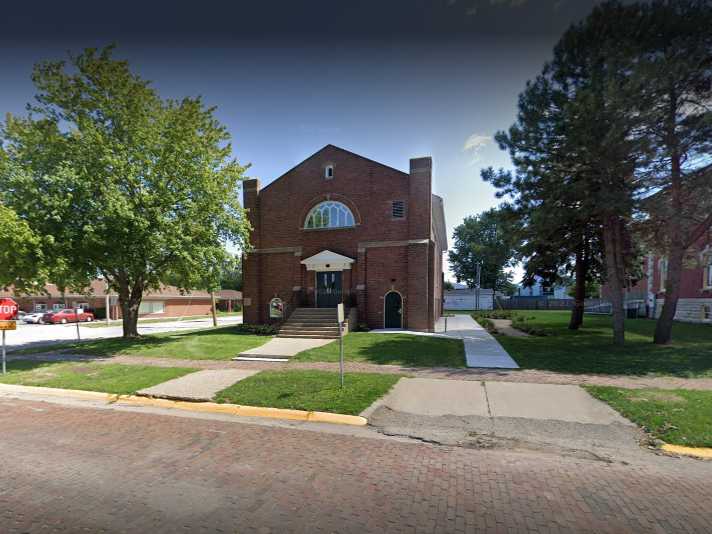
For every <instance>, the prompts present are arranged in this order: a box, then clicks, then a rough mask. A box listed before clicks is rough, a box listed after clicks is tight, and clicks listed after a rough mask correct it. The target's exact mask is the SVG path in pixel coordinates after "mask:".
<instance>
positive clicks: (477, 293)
mask: <svg viewBox="0 0 712 534" xmlns="http://www.w3.org/2000/svg"><path fill="white" fill-rule="evenodd" d="M481 280H482V262H481V261H478V262H477V277H476V280H475V309H476V310H479V309H480V282H481Z"/></svg>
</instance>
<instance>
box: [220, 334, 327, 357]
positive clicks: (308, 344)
mask: <svg viewBox="0 0 712 534" xmlns="http://www.w3.org/2000/svg"><path fill="white" fill-rule="evenodd" d="M333 342H334V340H333V339H309V338H296V337H275V338H272V339H270V340H269V341H268V342H267V343H265V344H264V345H262V346H260V347H255V348H254V349H250V350H246V351H245V352H241V353H240V355H239V356H238V357H237V358H233V360H242V359H248V360H254V359H263V358H264V359H274V360H277V361H280V360H285V361H286V360H287V359H288V358H290V357H292V356H296V355H297V354H299V353H300V352H302V351H305V350H309V349H314V348H317V347H323V346H324V345H328V344H329V343H333Z"/></svg>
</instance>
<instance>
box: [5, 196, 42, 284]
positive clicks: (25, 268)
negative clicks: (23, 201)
mask: <svg viewBox="0 0 712 534" xmlns="http://www.w3.org/2000/svg"><path fill="white" fill-rule="evenodd" d="M41 244H42V241H41V239H40V238H39V237H38V236H37V235H35V234H34V232H32V229H31V228H30V227H29V225H28V224H27V223H26V222H25V221H23V220H22V219H20V218H19V217H18V216H17V213H15V212H14V211H13V210H11V209H10V208H8V207H7V206H3V205H2V204H0V288H3V287H8V286H10V285H12V286H13V288H14V289H15V290H16V291H19V292H24V291H37V290H38V289H39V288H40V287H42V286H43V285H44V284H43V282H44V280H46V275H47V272H46V269H45V266H44V261H43V257H42V247H41Z"/></svg>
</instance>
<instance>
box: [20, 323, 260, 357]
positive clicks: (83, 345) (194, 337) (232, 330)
mask: <svg viewBox="0 0 712 534" xmlns="http://www.w3.org/2000/svg"><path fill="white" fill-rule="evenodd" d="M240 328H241V327H239V326H226V327H221V328H211V329H204V330H190V331H180V332H165V333H160V334H150V335H146V336H141V337H140V338H138V339H123V338H111V339H95V340H88V341H81V342H75V343H62V344H57V345H52V346H49V347H47V346H45V347H37V348H34V349H23V350H20V351H16V352H15V354H28V353H32V352H48V351H52V350H70V351H71V350H74V351H76V352H80V353H81V354H89V355H93V356H107V357H108V356H118V355H128V356H146V357H151V358H177V359H184V360H185V359H187V360H229V359H230V358H233V357H235V356H237V355H238V354H239V353H240V352H242V351H245V350H248V349H251V348H254V347H259V346H260V345H263V344H265V343H266V342H267V341H269V340H270V339H271V336H257V335H253V334H246V333H244V332H242V331H241V329H240Z"/></svg>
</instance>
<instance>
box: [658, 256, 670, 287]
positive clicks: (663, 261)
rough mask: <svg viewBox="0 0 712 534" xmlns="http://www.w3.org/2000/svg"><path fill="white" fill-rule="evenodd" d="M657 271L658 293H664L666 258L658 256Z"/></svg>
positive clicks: (666, 271) (666, 268)
mask: <svg viewBox="0 0 712 534" xmlns="http://www.w3.org/2000/svg"><path fill="white" fill-rule="evenodd" d="M658 273H659V275H660V287H659V291H660V293H665V281H666V280H667V274H668V260H667V258H660V260H659V261H658Z"/></svg>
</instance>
